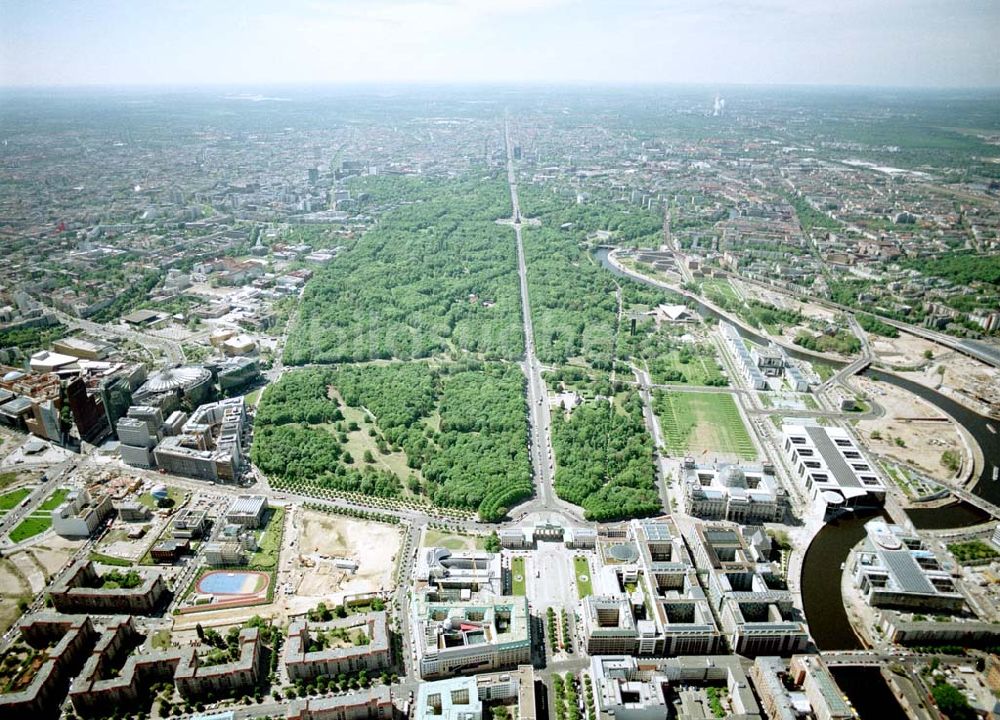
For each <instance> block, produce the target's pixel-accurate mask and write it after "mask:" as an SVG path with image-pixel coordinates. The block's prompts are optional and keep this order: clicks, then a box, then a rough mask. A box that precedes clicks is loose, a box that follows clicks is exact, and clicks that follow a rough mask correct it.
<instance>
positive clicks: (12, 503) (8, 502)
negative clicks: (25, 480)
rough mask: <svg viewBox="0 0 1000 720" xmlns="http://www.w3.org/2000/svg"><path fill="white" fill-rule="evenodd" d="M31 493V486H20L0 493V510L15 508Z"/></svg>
mask: <svg viewBox="0 0 1000 720" xmlns="http://www.w3.org/2000/svg"><path fill="white" fill-rule="evenodd" d="M30 494H31V488H18V489H17V490H11V491H10V492H7V493H4V494H3V495H0V510H13V509H14V508H16V507H17V506H18V505H20V503H21V501H22V500H24V498H26V497H28V496H29V495H30Z"/></svg>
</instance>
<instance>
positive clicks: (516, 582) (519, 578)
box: [510, 557, 527, 596]
mask: <svg viewBox="0 0 1000 720" xmlns="http://www.w3.org/2000/svg"><path fill="white" fill-rule="evenodd" d="M524 572H525V571H524V558H522V557H516V558H514V559H513V560H511V561H510V580H511V585H510V591H511V593H513V594H514V595H518V596H524V595H525V594H526V593H527V587H526V585H527V579H526V578H525V576H524Z"/></svg>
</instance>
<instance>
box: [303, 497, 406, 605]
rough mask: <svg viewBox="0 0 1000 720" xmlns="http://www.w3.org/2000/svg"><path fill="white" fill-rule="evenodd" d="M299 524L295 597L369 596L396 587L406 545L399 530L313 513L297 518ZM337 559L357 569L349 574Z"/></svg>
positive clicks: (309, 512) (380, 524) (379, 524)
mask: <svg viewBox="0 0 1000 720" xmlns="http://www.w3.org/2000/svg"><path fill="white" fill-rule="evenodd" d="M297 520H298V522H297V523H296V525H297V526H298V527H299V528H300V529H299V542H298V544H297V545H298V546H297V548H296V553H295V555H294V559H293V562H292V565H293V574H295V575H298V576H299V584H298V588H297V590H296V594H297V595H300V596H314V597H315V596H323V595H329V594H331V593H344V594H355V593H367V592H374V591H377V590H384V589H388V588H390V587H392V573H393V570H394V568H395V561H396V553H398V552H399V546H400V544H401V542H402V533H401V532H400V531H399V529H398V528H395V527H393V526H391V525H383V524H382V523H374V522H365V521H361V520H351V519H349V518H343V517H336V516H332V515H327V514H324V513H318V512H313V511H311V510H306V511H303V512H302V513H300V514H298V517H297ZM335 558H344V559H350V560H353V561H354V562H356V563H357V564H358V569H357V570H356V571H355V572H354V573H351V572H350V571H348V570H344V569H342V568H338V567H336V565H335V560H334V559H335Z"/></svg>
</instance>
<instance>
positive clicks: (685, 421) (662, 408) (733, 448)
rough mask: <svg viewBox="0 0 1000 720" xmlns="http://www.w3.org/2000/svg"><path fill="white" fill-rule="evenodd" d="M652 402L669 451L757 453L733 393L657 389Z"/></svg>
mask: <svg viewBox="0 0 1000 720" xmlns="http://www.w3.org/2000/svg"><path fill="white" fill-rule="evenodd" d="M653 405H654V409H655V410H656V414H657V415H658V416H659V418H660V425H661V427H662V430H663V436H664V441H665V442H666V444H667V448H668V450H669V451H670V454H671V455H695V456H700V455H706V454H711V453H725V454H728V455H736V456H738V457H739V458H740V459H743V460H752V459H754V458H756V457H757V449H756V448H755V447H754V444H753V440H751V438H750V433H749V432H748V431H747V428H746V425H745V424H744V423H743V418H742V417H740V412H739V408H737V406H736V401H735V400H734V399H733V396H732V395H730V394H728V393H690V392H671V391H658V392H657V393H656V395H655V399H654V403H653Z"/></svg>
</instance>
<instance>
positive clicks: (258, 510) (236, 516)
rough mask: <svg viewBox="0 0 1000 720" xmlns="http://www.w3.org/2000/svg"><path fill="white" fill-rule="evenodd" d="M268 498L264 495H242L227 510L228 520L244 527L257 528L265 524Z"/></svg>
mask: <svg viewBox="0 0 1000 720" xmlns="http://www.w3.org/2000/svg"><path fill="white" fill-rule="evenodd" d="M266 513H267V498H266V497H264V496H263V495H240V496H239V497H237V498H235V499H234V500H233V503H232V505H230V506H229V509H228V510H227V511H226V522H227V523H230V524H232V525H239V526H240V527H242V528H251V529H256V528H259V527H261V526H262V525H263V524H264V516H265V515H266Z"/></svg>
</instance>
